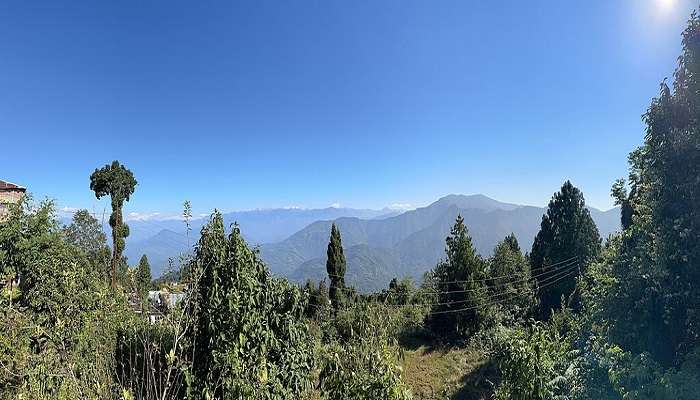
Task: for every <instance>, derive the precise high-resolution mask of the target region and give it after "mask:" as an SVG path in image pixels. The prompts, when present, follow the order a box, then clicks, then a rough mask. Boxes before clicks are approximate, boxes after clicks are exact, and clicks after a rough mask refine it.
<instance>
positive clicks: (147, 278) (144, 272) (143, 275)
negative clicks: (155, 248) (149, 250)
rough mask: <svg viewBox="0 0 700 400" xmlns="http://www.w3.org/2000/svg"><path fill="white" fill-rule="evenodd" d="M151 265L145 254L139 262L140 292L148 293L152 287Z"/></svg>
mask: <svg viewBox="0 0 700 400" xmlns="http://www.w3.org/2000/svg"><path fill="white" fill-rule="evenodd" d="M152 279H153V278H152V277H151V264H149V263H148V256H146V255H145V254H144V255H142V256H141V259H140V260H139V266H138V269H137V271H136V280H137V281H138V283H137V284H138V289H139V291H140V292H147V291H148V289H149V288H150V287H151V280H152Z"/></svg>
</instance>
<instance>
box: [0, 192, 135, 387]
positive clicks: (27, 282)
mask: <svg viewBox="0 0 700 400" xmlns="http://www.w3.org/2000/svg"><path fill="white" fill-rule="evenodd" d="M0 267H2V269H3V270H4V271H5V272H6V273H8V272H9V273H14V274H17V275H18V276H20V277H21V282H20V289H21V290H20V295H19V298H18V299H17V301H16V302H14V303H9V301H8V300H7V299H5V298H3V299H0V302H2V304H1V307H0V309H1V310H2V311H1V312H2V315H0V332H3V334H2V336H1V338H0V366H1V367H2V368H0V397H2V398H21V397H25V398H36V399H44V398H46V399H54V398H59V399H75V398H110V397H111V396H112V395H113V394H114V393H115V392H116V391H117V387H116V383H115V382H114V380H113V379H112V371H113V367H114V365H113V361H114V359H113V354H114V348H115V346H116V340H117V338H116V329H117V327H118V326H120V325H122V324H123V323H124V322H125V320H126V319H127V318H128V316H129V314H128V312H127V308H126V303H125V301H124V300H123V296H114V293H113V292H112V290H111V289H110V288H109V287H107V285H106V283H105V281H104V277H103V276H102V275H101V273H100V271H99V270H96V269H94V268H93V267H92V266H91V263H89V262H88V261H87V260H86V258H85V254H84V253H83V252H82V251H81V250H80V249H78V248H77V247H75V246H72V245H71V244H68V243H67V242H66V241H65V240H64V239H63V236H62V234H61V231H60V230H59V229H58V224H57V223H56V220H55V218H54V215H53V206H52V204H51V203H43V204H41V205H39V206H38V207H36V208H33V207H30V203H29V200H27V201H25V202H24V203H22V204H20V205H19V206H17V207H15V208H14V209H13V211H12V214H11V216H10V218H9V219H8V220H7V221H5V222H3V223H0Z"/></svg>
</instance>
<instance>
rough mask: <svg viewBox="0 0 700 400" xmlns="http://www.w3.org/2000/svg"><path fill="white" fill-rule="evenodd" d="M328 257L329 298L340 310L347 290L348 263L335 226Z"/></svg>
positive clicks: (332, 231) (335, 308)
mask: <svg viewBox="0 0 700 400" xmlns="http://www.w3.org/2000/svg"><path fill="white" fill-rule="evenodd" d="M326 255H327V257H328V259H327V260H326V271H327V272H328V278H329V279H330V281H331V286H330V289H329V296H330V299H331V303H332V305H333V309H334V310H338V309H339V308H340V307H341V306H342V304H343V299H344V297H345V296H344V293H343V290H344V289H345V269H346V262H345V255H344V254H343V243H342V241H341V238H340V230H339V229H338V227H337V226H335V224H333V225H332V226H331V237H330V240H329V242H328V250H327V252H326Z"/></svg>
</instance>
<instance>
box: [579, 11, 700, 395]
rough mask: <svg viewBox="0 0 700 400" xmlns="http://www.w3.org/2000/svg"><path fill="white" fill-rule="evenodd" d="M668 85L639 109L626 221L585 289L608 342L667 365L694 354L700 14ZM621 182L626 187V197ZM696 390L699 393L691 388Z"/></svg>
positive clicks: (698, 331) (616, 190) (699, 276)
mask: <svg viewBox="0 0 700 400" xmlns="http://www.w3.org/2000/svg"><path fill="white" fill-rule="evenodd" d="M682 37H683V39H682V53H681V56H680V57H679V58H678V67H677V68H676V71H675V73H674V82H673V90H672V89H671V88H670V87H669V86H668V84H667V83H666V81H663V82H662V83H661V85H660V90H659V95H658V97H656V98H654V99H653V100H652V102H651V105H650V106H649V108H648V110H647V112H646V113H645V114H644V117H643V118H644V122H645V124H646V135H645V140H644V143H643V144H642V145H641V146H640V147H639V148H637V149H636V150H634V151H633V152H632V153H631V154H630V155H629V158H628V159H629V175H628V179H627V182H625V181H622V180H620V181H618V182H616V184H615V186H613V195H614V196H615V194H617V196H615V197H616V198H618V199H619V198H622V199H625V200H626V201H627V202H628V203H629V208H630V213H631V218H630V221H629V226H628V227H627V229H625V231H624V232H623V233H622V234H621V235H620V236H618V237H616V238H614V240H613V241H611V243H609V245H608V246H607V248H606V251H605V254H604V255H605V257H604V258H603V260H602V261H601V262H600V263H599V264H598V265H596V268H595V270H594V271H592V272H593V277H592V279H595V280H596V281H598V282H604V283H605V285H596V286H591V287H590V288H588V290H587V291H586V292H585V295H586V303H587V308H588V309H589V310H590V312H591V314H592V315H593V316H594V320H595V321H598V322H602V321H604V322H605V324H604V326H605V328H606V333H607V334H608V337H609V340H610V341H611V342H612V343H615V344H617V345H619V346H620V347H621V348H622V349H624V350H625V351H627V352H629V353H630V354H631V355H630V357H637V355H638V354H650V355H651V356H652V357H651V358H653V360H654V361H655V362H657V363H660V364H661V365H662V366H663V367H665V368H670V367H672V366H678V365H679V364H681V363H682V362H684V360H685V359H686V357H688V356H689V355H692V354H693V352H695V354H696V359H697V358H698V357H699V356H700V346H698V337H700V313H698V310H700V245H699V244H700V184H699V182H700V120H699V119H698V115H700V17H699V16H698V13H697V11H696V12H693V14H692V15H691V17H690V20H689V21H688V26H687V28H686V29H685V31H684V32H683V36H682ZM625 184H627V185H629V189H630V190H629V194H628V193H627V190H626V187H625ZM694 395H695V396H697V391H695V393H694Z"/></svg>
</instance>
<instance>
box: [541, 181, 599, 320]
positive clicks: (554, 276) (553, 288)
mask: <svg viewBox="0 0 700 400" xmlns="http://www.w3.org/2000/svg"><path fill="white" fill-rule="evenodd" d="M600 250H601V239H600V234H599V233H598V228H597V227H596V225H595V222H594V221H593V218H591V214H590V212H589V211H588V209H587V208H586V202H585V200H584V198H583V193H581V191H580V190H578V189H577V188H576V187H574V185H572V184H571V182H570V181H566V182H565V183H564V185H563V186H562V187H561V190H560V191H559V192H557V193H555V194H554V196H553V197H552V200H551V201H550V202H549V206H548V208H547V213H546V214H545V215H544V216H542V223H541V224H540V231H539V232H538V233H537V236H535V241H534V243H533V244H532V252H531V253H530V261H531V264H532V269H533V270H536V271H537V275H536V276H537V285H538V289H537V290H538V298H539V302H540V305H539V307H540V310H539V314H540V317H541V318H547V317H548V316H549V314H550V313H551V311H552V310H553V309H556V308H558V307H559V306H560V305H561V298H562V297H565V298H568V297H569V296H571V294H572V293H573V292H574V288H575V287H576V279H577V278H578V276H579V273H580V270H585V268H586V266H587V265H588V263H590V262H592V261H594V260H595V258H596V257H597V256H598V255H599V254H600ZM567 260H576V262H575V263H571V264H569V263H567Z"/></svg>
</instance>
